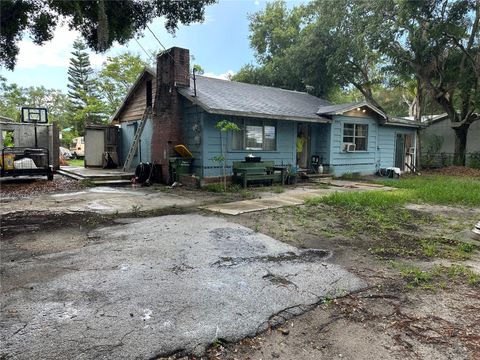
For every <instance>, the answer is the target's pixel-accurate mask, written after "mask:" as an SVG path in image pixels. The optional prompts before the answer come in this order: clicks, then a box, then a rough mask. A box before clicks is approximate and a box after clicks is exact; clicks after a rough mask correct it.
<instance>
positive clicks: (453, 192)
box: [378, 175, 480, 206]
mask: <svg viewBox="0 0 480 360" xmlns="http://www.w3.org/2000/svg"><path fill="white" fill-rule="evenodd" d="M378 183H381V184H383V185H387V186H392V187H396V188H400V189H403V190H404V191H405V192H404V193H405V197H406V198H407V199H408V200H406V201H411V202H419V201H422V202H425V203H432V204H444V205H467V206H480V179H478V178H469V177H453V176H440V175H438V176H408V177H404V178H402V179H400V180H382V181H378Z"/></svg>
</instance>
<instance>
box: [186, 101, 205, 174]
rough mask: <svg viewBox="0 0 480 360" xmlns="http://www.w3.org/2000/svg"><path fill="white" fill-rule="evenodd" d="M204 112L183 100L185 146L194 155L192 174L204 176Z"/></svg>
mask: <svg viewBox="0 0 480 360" xmlns="http://www.w3.org/2000/svg"><path fill="white" fill-rule="evenodd" d="M203 116H204V111H203V110H202V108H200V107H197V106H195V105H194V104H192V103H191V102H189V101H186V100H183V107H182V120H181V121H182V130H183V139H184V145H185V146H186V147H187V148H188V150H190V152H191V153H192V155H193V158H194V160H193V164H192V173H194V174H195V175H197V176H202V175H203V173H202V169H203V151H202V150H203V145H202V143H204V141H203V136H202V128H203V126H202V118H203Z"/></svg>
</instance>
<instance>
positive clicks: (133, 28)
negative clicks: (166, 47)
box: [0, 0, 215, 70]
mask: <svg viewBox="0 0 480 360" xmlns="http://www.w3.org/2000/svg"><path fill="white" fill-rule="evenodd" d="M214 2H215V0H195V1H164V0H152V1H139V0H116V1H107V0H98V1H82V0H71V1H65V0H44V1H38V0H2V1H0V64H2V65H4V66H6V67H7V68H8V69H10V70H13V68H14V67H15V62H16V58H17V55H18V51H19V49H18V45H17V43H18V42H19V41H20V40H21V39H22V37H23V35H24V33H26V32H29V33H30V34H31V35H32V38H33V40H34V42H35V43H36V44H38V45H41V44H43V43H44V42H45V41H48V40H51V39H52V37H53V31H54V30H55V27H56V26H57V24H58V23H60V22H66V23H67V24H68V26H69V28H70V29H72V30H78V31H79V32H80V34H81V36H82V38H83V39H84V40H85V41H86V43H87V45H88V46H89V47H90V48H91V49H93V50H95V51H105V50H107V49H109V48H110V47H111V46H112V44H113V42H115V41H117V42H119V43H120V44H125V43H126V42H127V41H128V40H130V39H131V38H133V37H134V36H136V35H138V34H141V33H142V31H143V30H144V29H145V28H146V26H147V25H148V23H150V22H151V21H152V20H153V19H154V18H157V17H162V16H163V17H165V19H166V20H165V27H166V29H167V30H168V31H170V32H172V33H173V32H175V30H176V29H177V27H178V24H179V23H182V24H186V25H188V24H190V23H193V22H197V21H203V19H204V10H205V6H207V5H210V4H212V3H214Z"/></svg>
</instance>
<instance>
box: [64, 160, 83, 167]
mask: <svg viewBox="0 0 480 360" xmlns="http://www.w3.org/2000/svg"><path fill="white" fill-rule="evenodd" d="M84 164H85V163H84V160H83V159H71V160H68V165H69V166H84Z"/></svg>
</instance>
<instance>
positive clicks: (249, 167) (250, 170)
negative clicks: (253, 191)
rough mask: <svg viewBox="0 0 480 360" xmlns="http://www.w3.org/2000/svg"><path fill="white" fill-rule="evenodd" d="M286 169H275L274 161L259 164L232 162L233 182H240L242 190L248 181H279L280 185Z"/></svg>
mask: <svg viewBox="0 0 480 360" xmlns="http://www.w3.org/2000/svg"><path fill="white" fill-rule="evenodd" d="M286 173H287V169H286V168H284V167H276V166H275V162H274V161H261V162H246V161H234V162H233V181H235V182H240V183H241V184H242V185H243V187H244V188H246V187H247V183H248V182H249V181H255V180H258V181H261V180H263V181H270V184H272V183H273V182H274V181H279V182H281V183H282V185H283V184H284V183H285V177H286Z"/></svg>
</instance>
